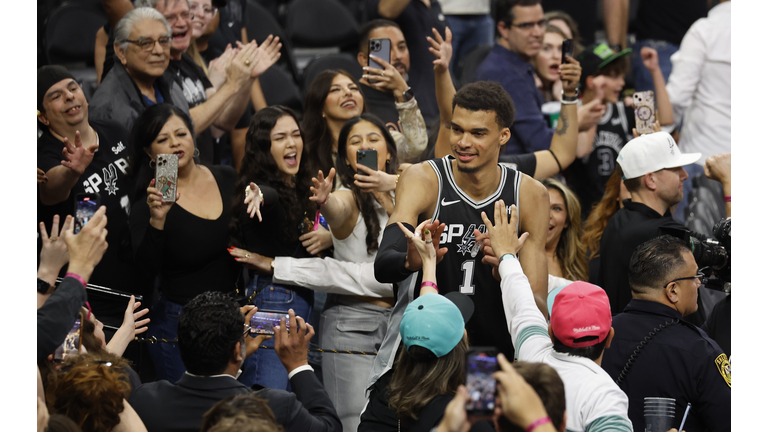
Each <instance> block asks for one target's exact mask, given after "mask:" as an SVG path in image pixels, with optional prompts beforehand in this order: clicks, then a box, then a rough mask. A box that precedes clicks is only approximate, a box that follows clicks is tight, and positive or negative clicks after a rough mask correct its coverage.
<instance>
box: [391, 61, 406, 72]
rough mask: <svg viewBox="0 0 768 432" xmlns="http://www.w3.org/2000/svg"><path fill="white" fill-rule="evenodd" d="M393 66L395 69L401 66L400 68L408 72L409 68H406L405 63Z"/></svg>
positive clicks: (393, 64)
mask: <svg viewBox="0 0 768 432" xmlns="http://www.w3.org/2000/svg"><path fill="white" fill-rule="evenodd" d="M392 66H393V67H394V68H397V67H398V66H399V67H401V68H403V69H404V70H405V71H406V72H408V68H407V67H406V66H405V63H403V62H397V63H392Z"/></svg>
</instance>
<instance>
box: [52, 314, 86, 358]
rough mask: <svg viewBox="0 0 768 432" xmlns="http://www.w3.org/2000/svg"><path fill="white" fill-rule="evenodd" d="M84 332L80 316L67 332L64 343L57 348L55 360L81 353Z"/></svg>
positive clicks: (54, 354)
mask: <svg viewBox="0 0 768 432" xmlns="http://www.w3.org/2000/svg"><path fill="white" fill-rule="evenodd" d="M81 333H82V325H81V321H80V318H78V319H76V320H75V324H74V325H73V326H72V328H71V329H70V330H69V333H67V337H66V339H64V343H62V344H61V345H59V347H58V348H56V351H55V352H54V353H53V358H54V360H65V359H66V358H67V357H69V356H74V355H78V354H80V336H81Z"/></svg>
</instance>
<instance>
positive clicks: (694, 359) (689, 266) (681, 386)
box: [602, 235, 731, 432]
mask: <svg viewBox="0 0 768 432" xmlns="http://www.w3.org/2000/svg"><path fill="white" fill-rule="evenodd" d="M702 276H703V275H702V274H701V273H700V272H699V271H698V266H697V265H696V261H695V260H694V258H693V254H692V253H691V251H690V249H689V248H688V247H687V246H686V244H685V243H684V242H683V241H681V240H680V239H678V238H675V237H672V236H669V235H664V236H660V237H656V238H654V239H651V240H648V241H647V242H645V243H643V244H641V245H640V246H638V248H637V249H636V250H635V253H634V254H633V255H632V258H631V259H630V263H629V284H630V287H631V288H632V300H631V301H630V302H629V304H628V305H627V307H626V308H625V309H624V312H623V313H621V314H619V315H616V316H615V317H614V318H613V328H614V330H615V336H614V338H613V343H612V344H611V347H610V348H609V349H606V350H605V354H604V357H603V362H602V366H603V369H605V370H606V372H608V374H609V375H610V376H611V377H612V378H613V379H614V380H616V381H617V384H619V387H620V388H621V389H622V390H624V392H625V393H626V394H627V396H628V397H629V419H630V420H632V425H633V427H634V430H643V429H644V428H645V419H644V416H643V411H644V398H646V397H667V398H674V399H675V401H676V402H675V420H674V421H673V423H672V425H673V426H674V427H678V426H679V425H680V422H681V421H682V418H683V414H684V413H685V409H686V406H687V405H688V403H690V404H691V411H690V413H689V414H688V418H687V420H686V422H685V430H686V431H687V432H693V431H703V430H730V429H731V426H730V425H731V366H730V363H729V362H728V358H727V357H726V355H725V354H724V353H723V350H722V349H720V346H718V345H717V343H716V342H715V341H713V340H712V339H710V338H709V337H708V336H707V335H706V333H704V332H703V331H702V330H701V329H699V328H698V327H696V326H694V325H693V324H690V323H688V322H686V321H685V320H684V319H683V317H684V316H686V315H688V314H690V313H692V312H694V311H695V310H696V308H697V307H698V306H697V303H696V299H697V297H698V289H699V286H700V285H701V280H700V278H701V277H702Z"/></svg>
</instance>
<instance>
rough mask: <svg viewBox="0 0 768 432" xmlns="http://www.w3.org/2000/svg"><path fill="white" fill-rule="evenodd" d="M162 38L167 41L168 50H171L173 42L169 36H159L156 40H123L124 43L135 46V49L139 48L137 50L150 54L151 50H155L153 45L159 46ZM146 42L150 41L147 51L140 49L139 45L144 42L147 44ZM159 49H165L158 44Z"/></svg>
mask: <svg viewBox="0 0 768 432" xmlns="http://www.w3.org/2000/svg"><path fill="white" fill-rule="evenodd" d="M162 38H166V39H168V49H170V48H171V43H172V42H173V40H172V39H171V36H160V37H159V38H157V39H152V38H145V39H137V40H131V39H124V42H130V43H132V44H134V45H136V46H137V47H139V49H140V50H141V51H142V52H152V50H153V49H155V45H156V44H159V43H160V39H162ZM148 41H152V45H150V47H149V49H145V48H142V47H141V45H142V44H143V43H144V42H148ZM160 48H162V49H165V47H164V46H163V45H162V44H160Z"/></svg>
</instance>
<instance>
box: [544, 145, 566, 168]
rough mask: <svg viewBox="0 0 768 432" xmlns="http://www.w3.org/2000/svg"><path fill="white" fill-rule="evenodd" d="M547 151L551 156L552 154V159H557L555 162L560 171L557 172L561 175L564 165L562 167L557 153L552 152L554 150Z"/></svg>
mask: <svg viewBox="0 0 768 432" xmlns="http://www.w3.org/2000/svg"><path fill="white" fill-rule="evenodd" d="M547 151H548V152H549V154H551V155H552V157H553V158H555V162H557V169H558V171H557V172H558V173H561V172H563V166H562V165H560V160H559V159H557V156H555V152H553V151H552V149H547Z"/></svg>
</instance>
